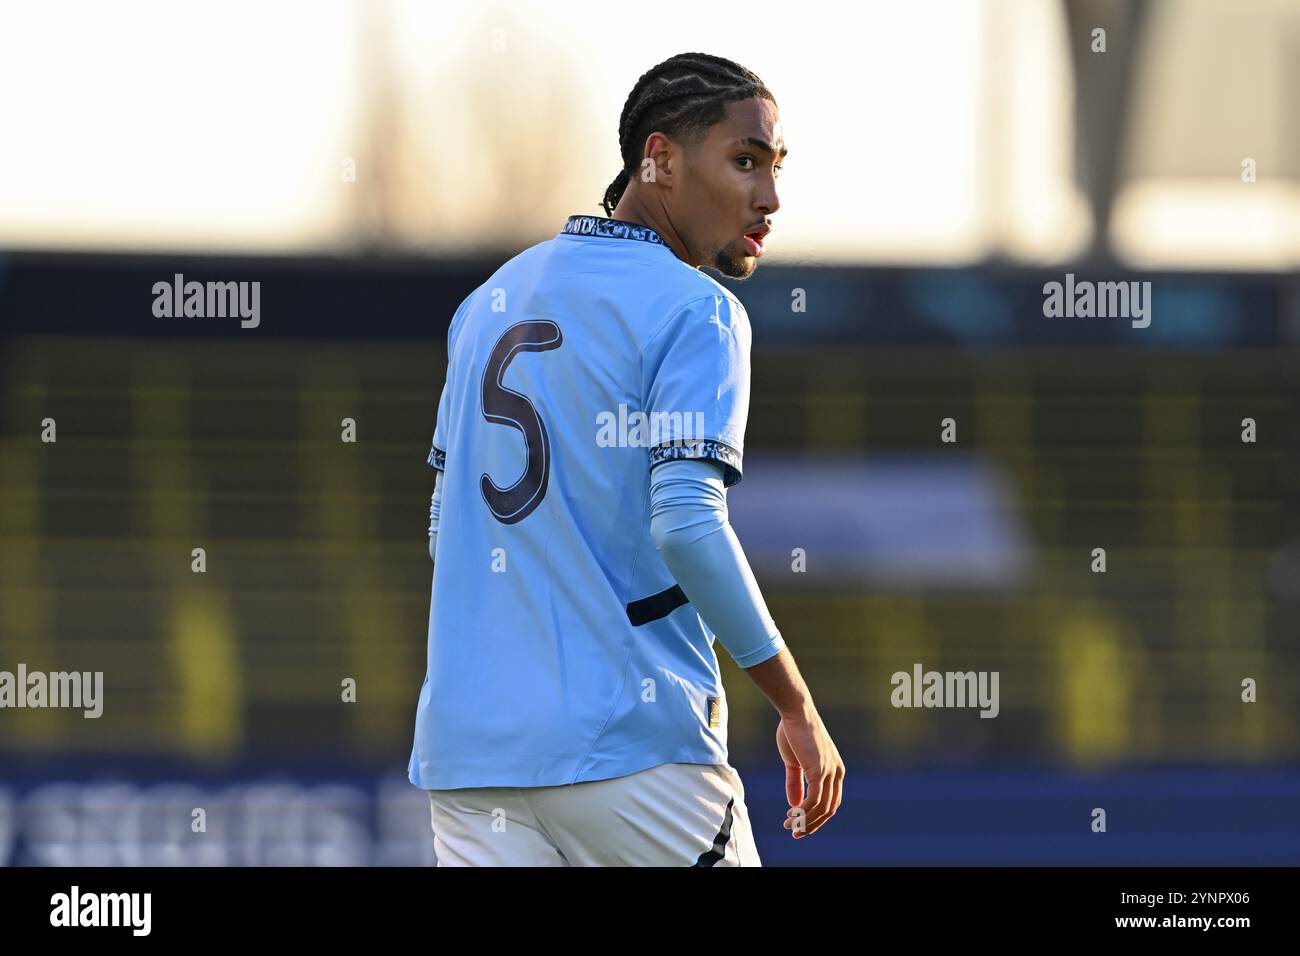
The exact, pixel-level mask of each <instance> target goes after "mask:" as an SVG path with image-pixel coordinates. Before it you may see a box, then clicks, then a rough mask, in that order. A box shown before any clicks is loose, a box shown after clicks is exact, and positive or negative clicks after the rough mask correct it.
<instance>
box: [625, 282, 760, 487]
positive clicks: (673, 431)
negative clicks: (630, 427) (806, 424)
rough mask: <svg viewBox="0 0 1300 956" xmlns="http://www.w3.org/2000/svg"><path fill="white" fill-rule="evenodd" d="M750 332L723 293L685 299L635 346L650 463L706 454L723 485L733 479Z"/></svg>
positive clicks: (741, 440) (744, 411)
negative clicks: (718, 469)
mask: <svg viewBox="0 0 1300 956" xmlns="http://www.w3.org/2000/svg"><path fill="white" fill-rule="evenodd" d="M750 341H751V333H750V329H749V317H748V316H747V315H746V314H745V310H744V307H743V306H741V305H740V303H739V302H737V301H736V300H735V299H732V298H731V297H729V296H726V295H721V294H718V295H710V296H707V297H703V298H700V299H696V300H693V301H692V302H689V303H687V304H686V305H685V306H684V307H683V308H681V309H679V310H678V312H677V313H676V314H675V315H673V316H672V317H671V318H670V319H669V320H668V321H667V322H666V323H664V326H663V327H662V328H660V329H659V330H657V331H656V332H655V333H654V335H653V336H652V337H651V339H650V340H649V341H648V342H647V343H646V345H645V347H644V348H643V349H642V361H643V365H642V368H643V374H644V376H645V382H646V387H645V404H644V409H643V411H644V412H645V415H646V417H647V418H648V420H649V429H648V431H649V436H648V444H649V447H650V470H651V471H653V470H654V469H655V467H656V466H658V465H661V464H663V463H664V462H667V461H680V460H692V459H695V460H704V461H712V462H714V463H715V464H717V465H719V466H720V467H721V468H722V472H723V483H724V486H725V487H727V488H730V487H731V486H732V485H734V484H736V483H737V482H738V481H740V478H741V459H742V456H743V453H744V445H745V424H746V422H747V420H748V418H749V376H750V372H749V351H750Z"/></svg>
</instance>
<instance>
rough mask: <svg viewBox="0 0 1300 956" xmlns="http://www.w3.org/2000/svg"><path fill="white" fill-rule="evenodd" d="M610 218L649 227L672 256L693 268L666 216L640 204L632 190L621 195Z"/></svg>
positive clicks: (684, 244) (683, 245) (662, 212)
mask: <svg viewBox="0 0 1300 956" xmlns="http://www.w3.org/2000/svg"><path fill="white" fill-rule="evenodd" d="M612 218H614V219H621V220H623V221H624V222H634V223H636V224H637V225H638V226H649V227H650V228H651V229H653V230H654V231H655V232H657V233H659V236H660V238H661V239H663V241H664V243H665V244H666V245H667V246H668V248H669V249H671V250H672V251H673V255H675V256H676V257H677V258H678V259H681V260H682V262H684V263H686V264H687V265H688V266H692V267H694V266H695V263H694V262H692V261H691V258H690V254H689V253H688V252H687V251H686V243H685V242H683V241H682V237H681V236H680V235H678V233H677V230H676V229H674V228H673V225H672V222H671V221H669V219H668V216H667V214H666V213H665V212H664V211H663V210H662V209H657V210H656V209H650V208H648V207H647V205H646V204H645V203H643V202H641V200H640V197H638V196H637V195H635V192H634V191H633V190H631V189H629V190H628V191H627V192H625V193H623V198H622V199H620V200H619V201H618V205H617V206H615V207H614V212H613V214H612Z"/></svg>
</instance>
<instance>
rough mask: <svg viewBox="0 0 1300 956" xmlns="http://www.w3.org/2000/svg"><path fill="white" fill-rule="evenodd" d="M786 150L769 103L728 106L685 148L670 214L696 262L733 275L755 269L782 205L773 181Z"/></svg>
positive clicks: (758, 101) (748, 273)
mask: <svg viewBox="0 0 1300 956" xmlns="http://www.w3.org/2000/svg"><path fill="white" fill-rule="evenodd" d="M784 153H785V138H784V136H783V135H782V132H781V119H780V117H779V116H778V115H777V110H776V106H775V105H773V103H772V102H771V101H770V100H765V99H752V100H741V101H739V102H736V103H729V104H728V105H727V116H726V118H725V119H723V120H722V121H721V122H719V123H715V124H714V125H713V126H711V127H710V128H709V130H708V132H707V133H705V135H704V136H703V137H702V138H701V139H700V141H699V142H698V143H696V144H695V145H694V147H693V148H691V149H688V150H687V151H686V158H687V163H686V166H687V169H688V171H689V174H688V175H686V176H684V177H682V188H681V190H680V192H679V194H678V197H677V198H678V200H679V202H678V204H677V205H678V208H677V209H676V210H674V215H673V219H674V221H675V222H676V223H677V224H678V227H679V229H678V231H679V234H681V235H682V236H683V237H684V239H685V240H686V242H687V243H688V246H689V248H690V252H691V256H692V259H693V260H694V261H695V263H696V264H698V265H703V266H710V267H712V268H714V269H717V270H718V271H719V272H721V273H722V274H723V275H725V276H731V277H732V278H733V279H745V278H748V277H749V276H751V275H753V273H754V270H755V269H756V268H758V260H759V258H760V257H761V256H762V255H763V239H764V237H765V235H766V233H767V230H768V229H769V228H770V227H771V222H770V217H771V215H772V213H774V212H776V211H777V209H779V208H780V206H781V203H780V201H779V200H778V199H777V195H776V180H777V176H778V174H779V173H780V168H781V163H782V161H783V158H784Z"/></svg>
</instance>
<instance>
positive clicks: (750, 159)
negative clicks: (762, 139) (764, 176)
mask: <svg viewBox="0 0 1300 956" xmlns="http://www.w3.org/2000/svg"><path fill="white" fill-rule="evenodd" d="M736 162H738V163H744V162H748V163H749V165H748V166H745V167H744V168H745V169H753V168H754V157H753V156H738V157H736Z"/></svg>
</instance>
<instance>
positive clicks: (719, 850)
mask: <svg viewBox="0 0 1300 956" xmlns="http://www.w3.org/2000/svg"><path fill="white" fill-rule="evenodd" d="M735 802H736V798H735V797H732V798H731V799H730V800H728V801H727V815H726V816H725V817H723V818H722V826H721V828H719V830H718V835H717V836H715V837H714V838H713V849H711V850H705V851H704V852H703V853H701V854H700V858H699V859H698V860H696V861H695V865H696V866H717V864H718V861H719V860H721V859H723V858H724V857H725V856H726V855H727V841H728V840H730V839H731V806H732V804H734V803H735Z"/></svg>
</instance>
